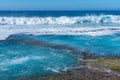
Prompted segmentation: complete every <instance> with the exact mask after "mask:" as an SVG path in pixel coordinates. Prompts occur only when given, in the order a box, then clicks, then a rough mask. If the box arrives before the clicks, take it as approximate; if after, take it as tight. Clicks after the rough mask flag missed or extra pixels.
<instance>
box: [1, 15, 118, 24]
mask: <svg viewBox="0 0 120 80" xmlns="http://www.w3.org/2000/svg"><path fill="white" fill-rule="evenodd" d="M84 23H94V24H100V23H120V16H119V15H99V16H95V15H88V16H77V17H67V16H61V17H0V25H38V24H84Z"/></svg>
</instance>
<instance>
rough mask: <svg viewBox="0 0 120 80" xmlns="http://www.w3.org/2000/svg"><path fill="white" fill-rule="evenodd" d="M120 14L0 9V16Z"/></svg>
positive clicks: (118, 12) (111, 12)
mask: <svg viewBox="0 0 120 80" xmlns="http://www.w3.org/2000/svg"><path fill="white" fill-rule="evenodd" d="M101 14H106V15H120V11H119V10H108V11H102V10H101V11H99V10H98V11H94V10H92V11H90V10H88V11H84V10H83V11H0V16H14V17H15V16H16V17H21V16H24V17H33V16H39V17H48V16H53V17H60V16H69V17H70V16H86V15H101Z"/></svg>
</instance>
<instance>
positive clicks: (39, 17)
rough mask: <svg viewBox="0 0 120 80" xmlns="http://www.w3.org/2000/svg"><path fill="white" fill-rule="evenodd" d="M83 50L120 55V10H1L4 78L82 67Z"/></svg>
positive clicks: (1, 70) (0, 76)
mask: <svg viewBox="0 0 120 80" xmlns="http://www.w3.org/2000/svg"><path fill="white" fill-rule="evenodd" d="M79 51H85V52H88V53H90V54H92V55H94V56H96V57H118V58H120V11H0V80H7V79H8V80H16V79H18V78H22V77H34V76H43V75H49V74H54V73H60V72H63V71H66V70H67V69H71V68H76V67H79V66H78V65H77V63H78V60H79V59H81V58H82V56H81V55H79V56H78V55H76V52H79Z"/></svg>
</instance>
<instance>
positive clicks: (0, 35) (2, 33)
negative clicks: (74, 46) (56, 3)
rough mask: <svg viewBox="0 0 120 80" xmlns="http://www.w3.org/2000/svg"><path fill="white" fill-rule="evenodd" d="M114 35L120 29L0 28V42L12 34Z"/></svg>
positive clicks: (105, 27)
mask: <svg viewBox="0 0 120 80" xmlns="http://www.w3.org/2000/svg"><path fill="white" fill-rule="evenodd" d="M115 33H120V27H109V26H108V27H107V26H104V27H102V26H98V27H64V26H62V27H57V26H55V27H47V26H0V40H5V39H6V38H7V37H9V36H10V35H14V34H33V35H90V36H103V35H112V34H115Z"/></svg>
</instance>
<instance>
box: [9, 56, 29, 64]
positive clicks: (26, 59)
mask: <svg viewBox="0 0 120 80" xmlns="http://www.w3.org/2000/svg"><path fill="white" fill-rule="evenodd" d="M28 60H29V57H22V58H18V59H13V60H11V61H10V64H22V63H24V62H26V61H28Z"/></svg>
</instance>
